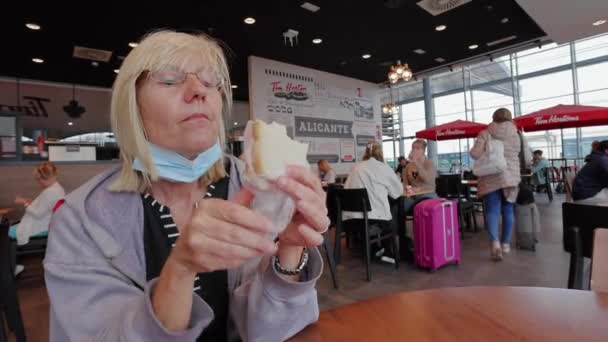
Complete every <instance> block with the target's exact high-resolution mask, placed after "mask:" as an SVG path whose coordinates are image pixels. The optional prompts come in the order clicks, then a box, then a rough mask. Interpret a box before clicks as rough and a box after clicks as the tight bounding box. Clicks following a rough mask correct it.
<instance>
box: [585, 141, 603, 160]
mask: <svg viewBox="0 0 608 342" xmlns="http://www.w3.org/2000/svg"><path fill="white" fill-rule="evenodd" d="M599 147H600V142H599V140H594V141H593V142H592V143H591V153H589V154H588V155H587V156H586V157H585V163H588V162H590V161H591V159H592V158H591V155H592V154H593V152H595V151H598V150H599Z"/></svg>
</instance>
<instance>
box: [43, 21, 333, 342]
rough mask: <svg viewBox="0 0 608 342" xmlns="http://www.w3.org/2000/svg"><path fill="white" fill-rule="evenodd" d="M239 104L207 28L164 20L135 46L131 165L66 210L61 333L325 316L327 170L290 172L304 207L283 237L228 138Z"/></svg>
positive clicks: (196, 327)
mask: <svg viewBox="0 0 608 342" xmlns="http://www.w3.org/2000/svg"><path fill="white" fill-rule="evenodd" d="M231 104H232V94H231V86H230V79H229V74H228V68H227V65H226V60H225V57H224V54H223V52H222V49H221V47H220V45H219V44H218V43H217V42H215V41H214V40H212V39H211V38H209V37H207V36H204V35H190V34H185V33H177V32H171V31H160V32H156V33H153V34H151V35H149V36H147V37H146V38H144V39H143V40H142V41H141V42H140V44H139V46H138V47H136V48H134V49H133V50H132V51H131V53H130V54H129V55H128V56H127V57H126V58H125V60H124V61H123V64H122V67H121V69H120V73H119V74H118V76H117V78H116V81H115V82H114V87H113V93H112V104H111V121H112V127H113V130H114V133H115V136H116V138H117V141H118V144H119V146H120V148H121V157H122V158H121V159H122V161H123V162H122V166H121V167H119V168H118V169H114V170H110V171H108V172H106V173H103V174H101V175H99V176H97V177H95V178H94V179H92V180H91V181H89V182H88V183H87V184H85V185H83V186H82V187H81V188H80V189H78V190H76V191H75V192H74V193H73V194H71V195H70V196H68V197H67V198H66V203H65V204H64V205H63V207H62V208H61V209H60V210H59V211H58V212H57V213H56V214H55V216H54V217H53V221H52V226H53V227H57V228H61V229H57V230H56V231H55V232H54V234H51V236H50V240H49V245H48V249H47V255H46V258H45V270H46V272H45V275H46V284H47V288H48V292H49V297H50V302H51V322H50V332H51V338H50V340H51V341H93V340H95V341H102V340H103V341H203V340H204V341H238V340H246V341H282V340H285V339H287V338H289V337H290V336H292V335H294V334H295V333H297V332H298V331H299V330H301V329H302V328H304V327H305V326H306V325H308V324H310V323H312V322H314V321H315V320H317V318H318V314H319V312H318V310H319V309H318V303H317V295H316V291H315V288H314V286H315V283H316V280H317V279H318V277H319V275H320V274H321V270H322V260H321V258H320V254H319V253H318V251H317V250H316V248H314V247H315V246H317V245H319V244H321V243H322V239H323V238H322V234H321V233H322V232H323V231H325V230H326V229H327V226H328V224H329V220H328V219H327V211H326V208H325V205H324V203H325V201H324V200H323V199H324V193H323V190H322V188H321V185H320V182H319V180H318V179H317V177H316V175H314V174H312V173H311V172H310V170H308V169H304V168H297V167H293V168H290V169H289V172H288V175H287V176H283V177H281V178H280V179H279V180H278V181H277V186H278V187H279V188H280V189H282V190H283V191H285V192H286V193H288V194H289V195H290V196H292V197H293V198H294V200H295V201H296V204H297V212H296V214H295V215H294V218H293V220H292V222H291V223H290V224H289V225H288V227H287V229H286V230H285V231H284V232H283V233H282V234H281V235H279V236H278V242H277V243H276V244H275V243H274V242H273V240H274V236H273V235H272V233H271V231H272V230H273V227H272V223H271V221H270V219H269V218H267V217H264V216H262V215H261V214H259V213H256V212H254V211H252V210H250V209H249V208H248V207H247V205H248V203H249V202H250V201H251V200H252V194H251V193H250V192H248V191H247V190H245V189H243V188H241V181H240V180H241V177H242V174H243V172H244V170H243V163H242V162H241V161H240V160H238V159H236V158H234V157H232V156H225V155H224V154H223V152H222V151H223V148H222V146H223V145H224V124H223V120H224V119H225V116H226V115H229V113H230V109H231Z"/></svg>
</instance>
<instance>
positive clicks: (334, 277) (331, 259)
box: [323, 239, 338, 290]
mask: <svg viewBox="0 0 608 342" xmlns="http://www.w3.org/2000/svg"><path fill="white" fill-rule="evenodd" d="M323 249H324V250H325V257H326V258H327V263H328V264H329V272H330V273H331V281H332V282H333V283H334V288H335V289H336V290H337V289H338V274H337V272H338V270H337V269H336V262H335V260H334V255H333V253H331V251H330V243H329V241H328V240H327V239H324V240H323Z"/></svg>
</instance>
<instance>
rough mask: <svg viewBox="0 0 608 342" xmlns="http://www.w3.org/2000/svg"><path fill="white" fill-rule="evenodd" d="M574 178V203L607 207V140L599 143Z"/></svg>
mask: <svg viewBox="0 0 608 342" xmlns="http://www.w3.org/2000/svg"><path fill="white" fill-rule="evenodd" d="M587 158H588V159H589V161H588V162H587V163H586V164H585V165H584V166H583V167H582V168H581V170H580V171H579V172H578V173H577V174H576V177H575V178H574V185H573V189H572V199H573V200H574V202H575V203H581V204H591V205H598V204H600V205H608V140H604V141H602V142H600V143H599V144H598V146H597V149H596V150H595V151H593V152H591V154H590V155H589V156H587Z"/></svg>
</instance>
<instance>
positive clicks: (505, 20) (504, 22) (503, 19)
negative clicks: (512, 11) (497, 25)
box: [500, 18, 509, 24]
mask: <svg viewBox="0 0 608 342" xmlns="http://www.w3.org/2000/svg"><path fill="white" fill-rule="evenodd" d="M500 22H501V23H503V24H506V23H508V22H509V18H502V20H501V21H500Z"/></svg>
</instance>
